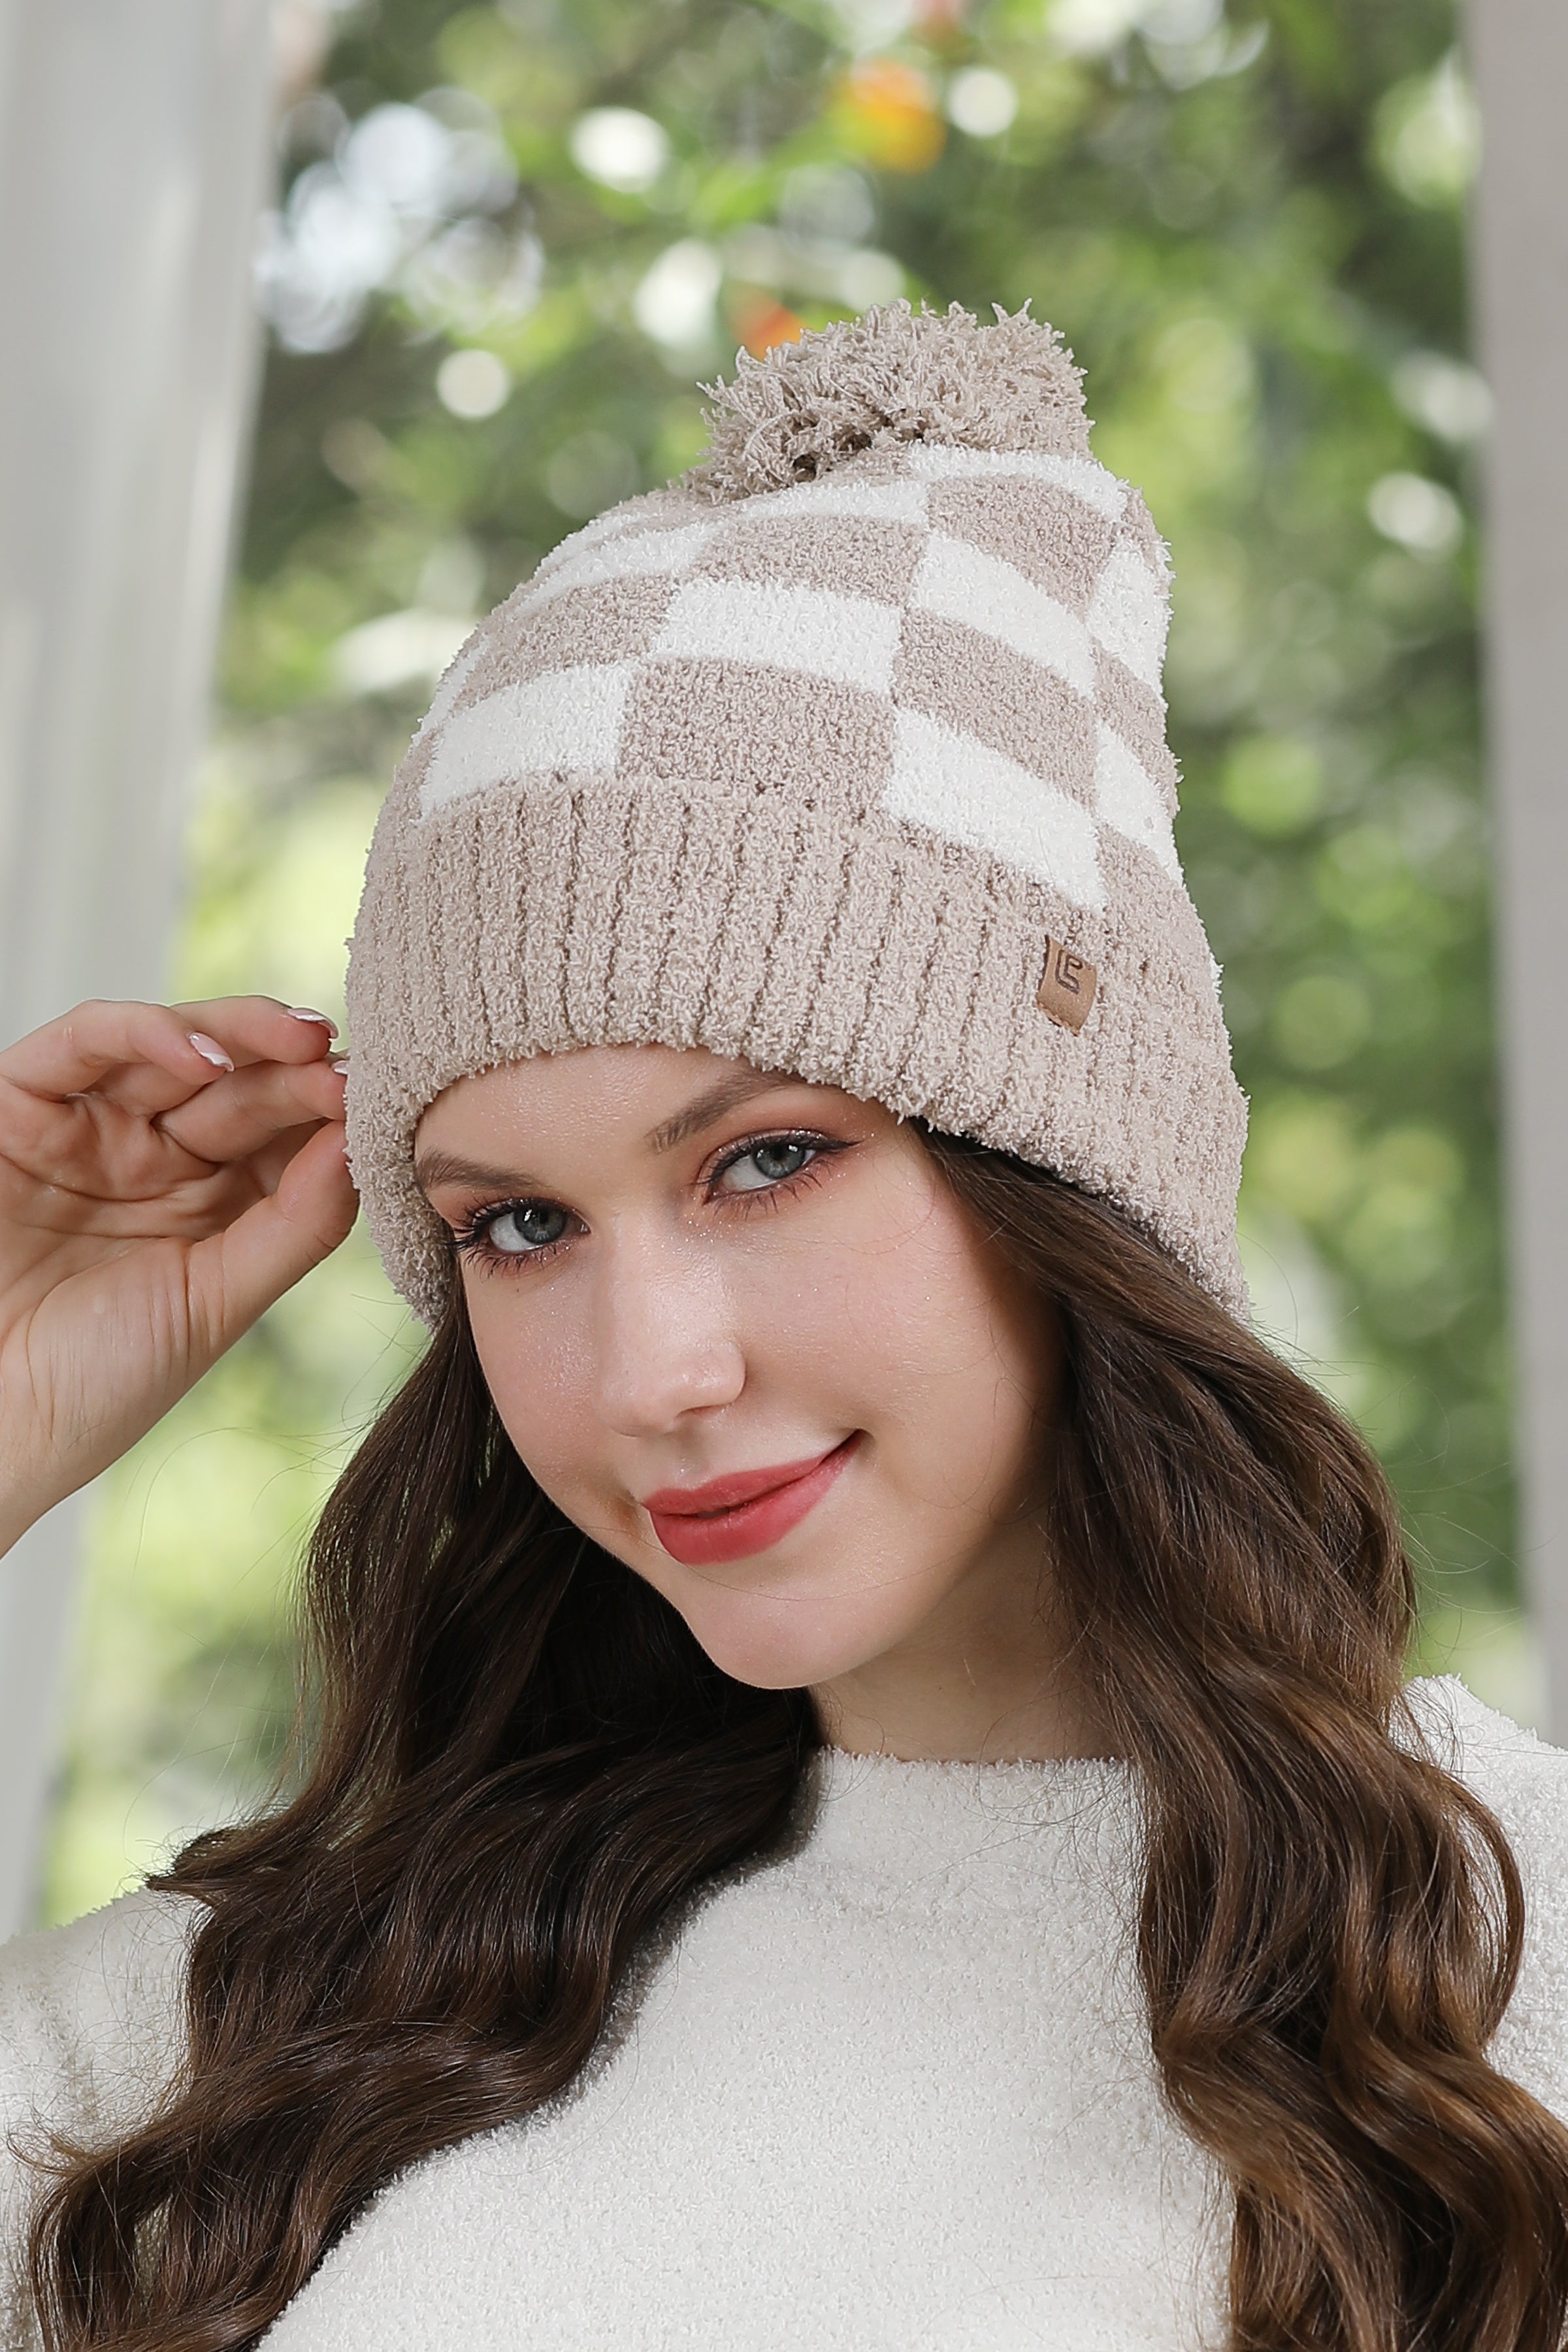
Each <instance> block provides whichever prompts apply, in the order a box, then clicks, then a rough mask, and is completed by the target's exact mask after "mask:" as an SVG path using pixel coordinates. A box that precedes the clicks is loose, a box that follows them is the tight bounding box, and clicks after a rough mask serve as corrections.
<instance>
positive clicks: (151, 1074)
mask: <svg viewBox="0 0 1568 2352" xmlns="http://www.w3.org/2000/svg"><path fill="white" fill-rule="evenodd" d="M330 1054H331V1026H330V1024H327V1023H325V1022H323V1021H322V1020H321V1019H320V1018H317V1017H310V1016H306V1015H303V1014H301V1013H298V1012H293V1011H290V1010H289V1008H288V1007H287V1006H285V1005H281V1004H279V1003H275V1002H274V1001H273V999H272V998H271V997H266V996H243V997H227V998H223V999H219V1000H216V1001H215V1002H213V1003H208V1004H181V1005H175V1006H174V1007H170V1006H168V1005H163V1004H135V1003H88V1004H79V1005H78V1007H77V1008H76V1010H75V1012H74V1013H67V1014H66V1015H65V1016H64V1017H63V1019H61V1020H58V1021H51V1022H50V1023H49V1024H47V1027H45V1028H42V1029H37V1030H35V1031H34V1032H33V1034H32V1035H31V1036H29V1037H24V1038H23V1039H22V1040H21V1042H20V1044H18V1045H13V1046H12V1047H11V1048H10V1049H9V1051H7V1052H5V1053H0V1551H4V1550H5V1549H6V1547H7V1546H8V1545H9V1544H10V1543H12V1542H14V1541H15V1539H16V1537H17V1536H18V1535H19V1534H20V1533H21V1532H22V1530H23V1528H26V1527H27V1526H28V1525H30V1524H31V1522H32V1521H33V1520H34V1519H35V1518H37V1517H40V1516H41V1514H42V1513H43V1512H44V1511H45V1510H47V1508H48V1507H50V1505H51V1504H54V1503H56V1502H58V1501H59V1500H60V1499H61V1498H62V1497H63V1496H66V1495H68V1494H70V1493H72V1492H73V1491H74V1490H75V1489H76V1488H77V1487H78V1486H83V1485H85V1484H86V1482H87V1480H88V1479H89V1478H91V1477H93V1476H94V1475H96V1474H97V1473H98V1472H99V1471H100V1470H102V1469H104V1468H106V1467H107V1465H109V1464H110V1462H112V1461H114V1460H116V1459H117V1458H118V1456H119V1455H120V1454H123V1453H124V1452H125V1450H126V1448H127V1447H128V1446H129V1445H131V1444H133V1443H134V1441H135V1440H136V1439H137V1438H138V1437H140V1436H142V1433H144V1432H145V1431H146V1430H148V1429H150V1428H151V1427H152V1426H153V1423H154V1422H155V1421H157V1420H158V1419H159V1418H160V1417H161V1416H162V1415H163V1413H165V1412H167V1411H168V1410H169V1407H170V1406H171V1405H172V1404H174V1402H176V1401H177V1400H178V1399H179V1398H180V1397H182V1396H183V1395H184V1392H185V1391H186V1390H187V1389H188V1388H190V1387H191V1386H192V1384H193V1383H194V1382H195V1381H197V1380H199V1379H200V1377H201V1375H202V1373H203V1372H205V1370H207V1368H208V1366H209V1365H211V1364H212V1363H213V1362H215V1361H216V1359H217V1358H218V1357H219V1356H220V1355H222V1353H223V1351H224V1349H226V1348H228V1347H231V1346H232V1345H233V1343H234V1341H235V1340H236V1339H238V1337H239V1335H240V1333H241V1332H242V1331H245V1330H246V1329H247V1328H249V1326H250V1325H251V1324H252V1323H254V1322H255V1320H256V1318H257V1317H258V1315H260V1314H261V1313H262V1311H263V1309H264V1308H266V1307H269V1306H270V1305H271V1304H272V1302H273V1300H274V1299H275V1298H278V1297H280V1296H281V1295H282V1293H283V1292H284V1291H285V1290H287V1289H288V1288H289V1286H290V1285H291V1284H293V1283H295V1282H298V1280H299V1279H300V1276H301V1275H302V1274H305V1273H308V1272H309V1270H310V1267H311V1266H313V1265H317V1264H318V1263H319V1261H320V1260H321V1259H322V1258H324V1257H325V1256H327V1255H328V1254H329V1253H330V1252H331V1251H332V1250H334V1249H335V1248H336V1247H337V1245H338V1244H339V1243H340V1242H341V1241H342V1239H343V1237H344V1235H345V1234H347V1233H348V1230H349V1228H350V1226H351V1225H352V1224H353V1218H354V1209H355V1200H354V1192H353V1185H352V1183H351V1182H350V1181H349V1174H348V1169H347V1166H346V1163H345V1161H344V1159H343V1150H342V1134H343V1129H342V1117H343V1086H344V1081H343V1076H342V1073H341V1071H339V1070H337V1069H335V1068H334V1067H333V1066H332V1065H331V1060H330V1059H329V1056H330Z"/></svg>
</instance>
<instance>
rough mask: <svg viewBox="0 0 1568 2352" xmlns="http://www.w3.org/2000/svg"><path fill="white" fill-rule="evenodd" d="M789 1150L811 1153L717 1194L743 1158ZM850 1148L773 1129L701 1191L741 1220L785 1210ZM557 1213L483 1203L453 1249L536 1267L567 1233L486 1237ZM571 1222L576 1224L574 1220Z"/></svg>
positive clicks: (478, 1258) (748, 1144) (749, 1143)
mask: <svg viewBox="0 0 1568 2352" xmlns="http://www.w3.org/2000/svg"><path fill="white" fill-rule="evenodd" d="M791 1146H795V1147H797V1148H798V1149H800V1150H805V1151H808V1152H809V1153H810V1154H811V1157H810V1158H809V1159H808V1160H806V1161H805V1164H804V1165H803V1166H802V1167H800V1168H797V1169H794V1170H792V1171H790V1172H789V1173H788V1174H787V1175H783V1176H779V1177H775V1178H769V1177H767V1176H766V1173H765V1171H761V1170H759V1171H758V1172H759V1173H760V1174H762V1175H763V1182H762V1183H760V1184H756V1185H749V1186H745V1187H742V1188H741V1189H739V1190H737V1191H734V1192H721V1191H720V1190H719V1186H720V1182H721V1179H722V1178H723V1177H724V1176H725V1175H727V1174H728V1172H729V1171H730V1170H731V1168H734V1167H738V1166H740V1165H741V1164H742V1162H744V1161H745V1160H749V1159H752V1158H753V1156H754V1155H755V1154H758V1153H760V1152H762V1151H763V1150H768V1149H769V1148H772V1149H773V1150H788V1149H789V1148H790V1147H791ZM849 1149H850V1146H849V1144H848V1143H847V1141H846V1140H844V1139H841V1138H839V1137H837V1136H828V1135H819V1134H817V1133H816V1132H815V1131H814V1130H813V1129H807V1128H786V1129H773V1130H770V1131H769V1132H768V1133H766V1134H763V1135H749V1136H746V1137H743V1138H742V1139H741V1140H740V1141H738V1142H736V1143H732V1144H731V1145H730V1146H729V1147H728V1149H727V1150H725V1151H724V1153H723V1154H722V1156H721V1159H720V1160H718V1161H717V1162H716V1163H715V1164H714V1166H713V1167H712V1168H711V1169H710V1171H709V1173H708V1175H707V1176H706V1178H705V1179H704V1180H703V1184H702V1190H703V1193H704V1196H705V1197H706V1199H707V1200H708V1201H710V1202H718V1203H721V1205H722V1206H723V1207H724V1209H725V1210H726V1211H731V1210H732V1211H739V1213H741V1214H742V1215H743V1216H750V1215H752V1214H753V1213H756V1212H757V1211H760V1210H770V1211H775V1212H776V1211H777V1210H778V1209H780V1208H782V1207H783V1206H784V1201H785V1199H786V1198H793V1197H794V1196H795V1195H796V1194H798V1193H800V1192H805V1190H806V1189H807V1187H808V1186H811V1185H814V1184H819V1183H821V1181H822V1179H823V1174H824V1164H823V1163H824V1162H825V1161H826V1160H829V1159H831V1158H833V1157H835V1156H836V1155H837V1153H839V1152H840V1151H846V1150H849ZM557 1210H558V1204H557V1203H556V1202H552V1201H543V1200H539V1199H537V1198H535V1199H529V1200H513V1201H487V1202H485V1203H484V1204H483V1205H482V1206H481V1207H479V1208H478V1209H476V1210H474V1211H473V1212H472V1213H470V1215H469V1216H468V1218H467V1219H466V1221H465V1222H464V1223H462V1224H461V1225H459V1226H458V1227H457V1228H456V1229H455V1230H454V1232H453V1235H452V1243H453V1247H454V1249H455V1250H456V1252H457V1254H458V1256H459V1257H463V1258H467V1259H468V1261H469V1263H470V1264H475V1265H482V1266H484V1267H485V1268H486V1269H487V1270H491V1269H497V1268H504V1269H505V1270H506V1271H508V1272H510V1271H512V1270H513V1269H521V1267H522V1266H524V1265H530V1266H537V1265H539V1264H540V1263H541V1262H542V1260H545V1259H549V1258H553V1257H554V1255H556V1253H557V1251H558V1250H560V1249H561V1248H562V1247H563V1245H564V1244H565V1242H566V1241H567V1240H568V1239H569V1238H570V1235H569V1234H567V1233H562V1234H557V1235H555V1236H553V1237H552V1239H550V1240H548V1241H541V1242H539V1243H538V1244H535V1245H534V1246H533V1247H531V1248H528V1249H503V1248H500V1246H498V1244H496V1243H495V1242H494V1241H493V1240H492V1239H491V1238H490V1236H491V1233H492V1230H493V1228H494V1227H495V1226H496V1225H498V1224H499V1223H500V1221H501V1219H502V1218H504V1217H515V1216H521V1215H525V1214H527V1213H530V1212H533V1213H540V1212H544V1213H550V1212H554V1211H557ZM558 1213H560V1214H562V1215H563V1216H566V1217H568V1218H569V1217H570V1214H571V1213H570V1212H569V1211H564V1210H562V1211H559V1212H558ZM573 1222H575V1220H573Z"/></svg>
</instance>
